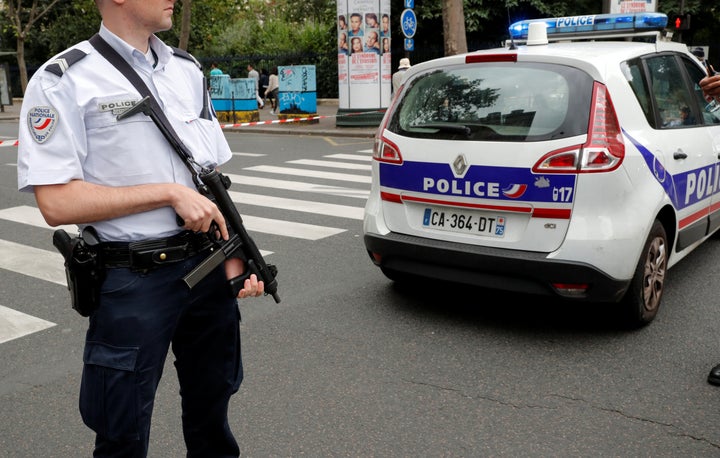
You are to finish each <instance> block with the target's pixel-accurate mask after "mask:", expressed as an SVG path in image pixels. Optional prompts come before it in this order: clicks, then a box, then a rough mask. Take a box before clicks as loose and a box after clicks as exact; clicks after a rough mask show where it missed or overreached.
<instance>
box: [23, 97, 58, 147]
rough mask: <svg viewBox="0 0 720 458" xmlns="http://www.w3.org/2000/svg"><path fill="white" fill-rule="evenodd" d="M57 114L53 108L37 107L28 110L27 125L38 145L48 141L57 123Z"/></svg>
mask: <svg viewBox="0 0 720 458" xmlns="http://www.w3.org/2000/svg"><path fill="white" fill-rule="evenodd" d="M58 120H59V118H58V113H57V111H55V109H54V108H53V107H48V106H37V107H32V108H30V110H28V114H27V123H28V127H29V128H30V133H32V136H33V138H34V139H35V141H36V142H38V143H45V142H46V141H48V139H49V138H50V136H51V135H52V133H53V132H54V131H55V126H57V123H58Z"/></svg>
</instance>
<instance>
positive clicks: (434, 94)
mask: <svg viewBox="0 0 720 458" xmlns="http://www.w3.org/2000/svg"><path fill="white" fill-rule="evenodd" d="M408 84H409V86H408V88H407V90H406V91H405V93H404V95H403V96H402V99H401V100H400V101H399V103H398V105H397V107H396V109H395V112H394V113H393V115H392V117H391V119H390V122H389V123H388V126H387V128H388V129H390V130H391V131H393V132H396V133H398V134H400V135H403V136H407V137H415V138H433V139H447V140H478V141H543V140H549V139H558V138H565V137H572V136H576V135H582V134H585V133H587V129H588V120H589V116H590V102H591V98H592V84H593V80H592V78H591V77H590V76H589V75H588V74H586V73H584V72H582V71H581V70H578V69H576V68H572V67H568V66H564V65H554V64H538V63H518V62H513V63H511V62H490V63H479V64H467V65H460V66H455V67H447V68H442V69H438V70H435V71H432V72H428V73H426V74H423V75H419V76H417V77H415V78H413V79H412V80H411V81H409V82H408Z"/></svg>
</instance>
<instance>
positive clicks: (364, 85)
mask: <svg viewBox="0 0 720 458" xmlns="http://www.w3.org/2000/svg"><path fill="white" fill-rule="evenodd" d="M337 16H338V19H337V29H338V93H339V94H338V95H339V106H340V108H346V109H358V108H383V107H387V106H388V105H389V102H390V92H391V79H392V67H391V65H392V64H391V59H392V55H391V51H390V48H391V46H390V44H391V42H390V40H391V37H390V30H391V27H390V1H389V0H338V3H337Z"/></svg>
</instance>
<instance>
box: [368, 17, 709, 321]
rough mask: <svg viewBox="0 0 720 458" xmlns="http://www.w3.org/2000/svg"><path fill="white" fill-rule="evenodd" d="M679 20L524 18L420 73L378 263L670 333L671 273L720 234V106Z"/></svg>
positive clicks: (400, 103) (380, 202)
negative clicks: (680, 35)
mask: <svg viewBox="0 0 720 458" xmlns="http://www.w3.org/2000/svg"><path fill="white" fill-rule="evenodd" d="M666 23H667V17H666V16H665V15H664V14H660V13H642V14H639V13H636V14H629V15H628V14H603V15H594V16H581V17H569V18H555V19H542V20H533V21H523V22H519V23H515V24H513V25H512V26H511V27H510V31H511V36H512V41H511V42H510V43H509V46H508V47H507V48H501V49H493V50H483V51H479V52H473V53H468V54H464V55H457V56H451V57H445V58H441V59H436V60H433V61H429V62H424V63H421V64H418V65H415V66H413V67H412V68H411V69H410V70H408V71H407V73H406V76H405V80H404V84H403V88H402V89H401V90H400V91H399V92H398V95H397V96H396V98H395V99H394V101H393V103H392V104H391V106H390V107H389V108H388V110H387V112H386V114H385V117H384V118H383V121H382V123H381V125H380V127H379V130H378V133H377V135H376V138H375V147H374V151H373V159H374V160H373V166H372V175H373V180H372V190H371V195H370V198H369V199H368V201H367V204H366V207H365V218H364V242H365V246H366V248H367V250H368V253H369V254H370V257H371V259H372V260H373V262H374V263H375V264H376V265H378V266H379V267H380V269H381V270H382V272H383V273H384V274H385V275H386V276H387V277H389V278H390V279H393V280H396V281H401V280H406V279H415V278H418V277H426V278H437V279H443V280H450V281H454V282H461V283H467V284H472V285H478V286H484V287H490V288H496V289H503V290H511V291H518V292H526V293H537V294H555V295H559V296H562V297H566V298H575V299H580V300H587V301H597V302H606V303H612V302H618V303H621V304H622V305H623V307H622V310H624V311H625V312H627V313H626V315H627V318H628V320H629V323H631V324H632V325H636V326H640V325H644V324H647V323H649V322H650V321H652V320H653V318H654V317H655V315H656V313H657V311H658V307H659V305H660V300H661V297H662V293H663V288H664V284H665V277H666V274H667V270H668V269H669V268H670V267H672V266H673V265H674V264H675V263H677V262H678V261H680V260H681V259H682V258H683V257H684V256H686V255H687V254H688V253H690V252H691V251H692V250H693V249H695V248H697V247H698V246H699V245H700V244H701V243H702V242H703V241H705V240H706V239H707V238H708V237H710V236H711V235H712V234H713V233H714V232H715V231H716V230H717V229H718V226H719V225H720V211H719V210H720V192H718V178H719V176H720V161H719V159H718V155H719V154H720V111H718V112H713V111H711V110H710V109H709V108H707V109H706V105H707V102H706V101H705V99H704V98H703V95H702V91H700V89H699V87H698V85H697V82H698V81H699V80H700V79H702V78H703V77H704V76H705V70H704V68H703V67H702V65H701V64H700V62H699V61H698V60H697V59H696V58H695V57H694V56H693V55H692V54H691V53H690V52H689V51H688V49H687V47H686V46H685V45H684V44H681V43H677V42H672V41H670V39H669V36H668V35H669V34H668V33H666V32H665V31H664V29H665V26H666ZM589 39H592V40H594V41H589Z"/></svg>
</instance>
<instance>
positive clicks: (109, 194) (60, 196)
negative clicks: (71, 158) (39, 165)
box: [35, 180, 181, 226]
mask: <svg viewBox="0 0 720 458" xmlns="http://www.w3.org/2000/svg"><path fill="white" fill-rule="evenodd" d="M178 186H181V185H177V184H173V183H169V184H163V183H159V184H146V185H137V186H122V187H110V186H102V185H97V184H93V183H88V182H86V181H82V180H73V181H71V182H69V183H65V184H55V185H43V186H35V198H36V200H37V203H38V207H39V208H40V212H41V213H42V215H43V217H44V218H45V221H46V222H47V223H48V224H49V225H50V226H58V225H61V224H87V223H93V222H95V221H104V220H108V219H112V218H118V217H120V216H125V215H131V214H135V213H141V212H145V211H149V210H154V209H157V208H161V207H167V206H171V205H172V202H173V201H174V200H175V199H176V194H177V191H178V189H177V187H178Z"/></svg>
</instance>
